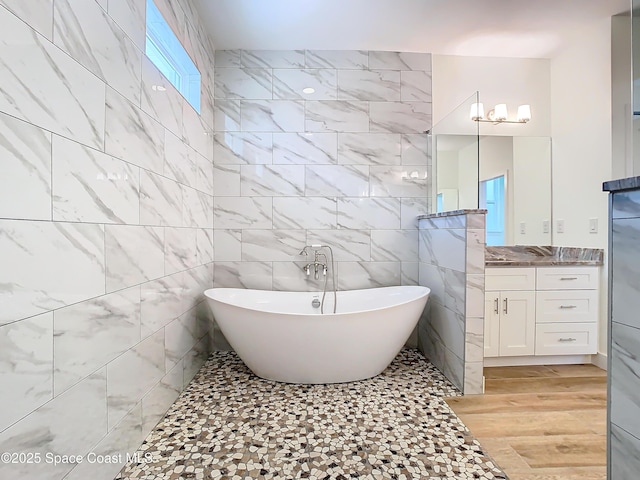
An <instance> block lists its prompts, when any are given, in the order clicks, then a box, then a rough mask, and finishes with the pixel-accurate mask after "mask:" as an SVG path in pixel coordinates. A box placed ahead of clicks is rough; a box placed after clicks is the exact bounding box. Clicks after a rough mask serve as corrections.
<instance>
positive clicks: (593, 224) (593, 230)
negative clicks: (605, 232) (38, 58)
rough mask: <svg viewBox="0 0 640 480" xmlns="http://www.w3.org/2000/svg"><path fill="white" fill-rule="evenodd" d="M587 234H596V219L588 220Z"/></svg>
mask: <svg viewBox="0 0 640 480" xmlns="http://www.w3.org/2000/svg"><path fill="white" fill-rule="evenodd" d="M589 233H598V219H597V218H590V219H589Z"/></svg>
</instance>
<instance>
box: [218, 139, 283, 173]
mask: <svg viewBox="0 0 640 480" xmlns="http://www.w3.org/2000/svg"><path fill="white" fill-rule="evenodd" d="M272 153H273V138H272V136H271V134H270V133H232V132H226V133H216V134H215V135H214V145H213V161H214V163H215V164H216V165H228V164H234V165H244V164H247V165H256V164H267V163H271V157H272Z"/></svg>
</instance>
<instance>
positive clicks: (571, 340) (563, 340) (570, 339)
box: [558, 337, 577, 342]
mask: <svg viewBox="0 0 640 480" xmlns="http://www.w3.org/2000/svg"><path fill="white" fill-rule="evenodd" d="M558 341H559V342H575V341H577V339H576V338H571V337H569V338H559V339H558Z"/></svg>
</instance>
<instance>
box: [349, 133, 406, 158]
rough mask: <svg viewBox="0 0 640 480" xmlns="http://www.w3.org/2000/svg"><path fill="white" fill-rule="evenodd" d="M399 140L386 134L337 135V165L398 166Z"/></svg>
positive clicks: (395, 136)
mask: <svg viewBox="0 0 640 480" xmlns="http://www.w3.org/2000/svg"><path fill="white" fill-rule="evenodd" d="M400 138H401V137H400V135H398V134H388V133H339V134H338V163H340V164H361V165H400V160H401V157H400V153H401V143H400Z"/></svg>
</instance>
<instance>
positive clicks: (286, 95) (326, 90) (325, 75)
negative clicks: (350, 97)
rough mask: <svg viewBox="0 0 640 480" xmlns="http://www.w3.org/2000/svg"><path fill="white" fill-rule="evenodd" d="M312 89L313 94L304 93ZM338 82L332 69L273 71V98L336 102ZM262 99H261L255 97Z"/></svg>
mask: <svg viewBox="0 0 640 480" xmlns="http://www.w3.org/2000/svg"><path fill="white" fill-rule="evenodd" d="M305 88H312V89H313V90H314V91H313V92H311V93H305V92H303V89H305ZM337 88H338V81H337V75H336V70H332V69H317V68H316V69H299V70H298V69H281V70H274V71H273V98H274V99H276V98H279V99H286V100H336V99H337ZM254 98H260V97H254Z"/></svg>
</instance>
